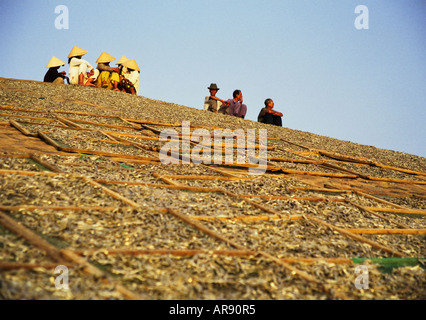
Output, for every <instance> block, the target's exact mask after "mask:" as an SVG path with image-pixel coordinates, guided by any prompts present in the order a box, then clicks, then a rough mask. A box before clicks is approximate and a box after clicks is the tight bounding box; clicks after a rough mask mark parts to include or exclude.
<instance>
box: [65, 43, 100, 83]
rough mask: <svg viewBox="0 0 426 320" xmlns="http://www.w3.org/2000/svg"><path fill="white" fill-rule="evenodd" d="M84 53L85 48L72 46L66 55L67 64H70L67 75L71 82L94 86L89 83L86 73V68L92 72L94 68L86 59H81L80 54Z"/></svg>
mask: <svg viewBox="0 0 426 320" xmlns="http://www.w3.org/2000/svg"><path fill="white" fill-rule="evenodd" d="M86 53H87V51H86V50H84V49H81V48H79V47H77V46H74V47H73V48H72V50H71V52H70V53H69V55H68V64H69V66H70V69H69V77H70V83H71V84H79V85H87V86H94V85H93V84H91V83H90V82H91V81H88V80H89V76H88V74H87V69H89V70H90V72H91V74H92V73H94V68H93V67H92V65H91V64H90V63H89V62H88V61H86V60H84V59H82V56H84V55H85V54H86ZM92 79H93V78H92Z"/></svg>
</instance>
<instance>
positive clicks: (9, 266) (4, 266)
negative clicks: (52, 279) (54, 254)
mask: <svg viewBox="0 0 426 320" xmlns="http://www.w3.org/2000/svg"><path fill="white" fill-rule="evenodd" d="M63 265H65V266H66V267H68V268H72V267H74V264H71V263H65V264H63ZM57 266H58V264H57V263H56V264H46V263H16V262H15V263H8V262H0V270H18V269H23V270H34V269H39V268H42V269H46V270H51V269H55V268H56V267H57Z"/></svg>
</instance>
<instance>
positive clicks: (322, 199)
mask: <svg viewBox="0 0 426 320" xmlns="http://www.w3.org/2000/svg"><path fill="white" fill-rule="evenodd" d="M240 197H244V198H260V199H267V200H298V201H312V202H329V201H330V202H346V199H335V198H331V199H327V198H320V197H312V198H307V197H293V196H270V195H260V194H241V195H240Z"/></svg>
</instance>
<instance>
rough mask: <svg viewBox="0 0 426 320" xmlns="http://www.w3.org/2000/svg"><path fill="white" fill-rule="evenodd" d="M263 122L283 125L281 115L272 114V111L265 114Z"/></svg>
mask: <svg viewBox="0 0 426 320" xmlns="http://www.w3.org/2000/svg"><path fill="white" fill-rule="evenodd" d="M264 123H267V124H273V125H276V126H279V127H282V126H283V123H282V120H281V117H280V116H277V115H275V114H272V113H267V114H265V117H264Z"/></svg>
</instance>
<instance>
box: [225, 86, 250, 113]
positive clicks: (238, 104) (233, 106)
mask: <svg viewBox="0 0 426 320" xmlns="http://www.w3.org/2000/svg"><path fill="white" fill-rule="evenodd" d="M232 96H233V97H234V98H233V99H229V100H228V102H229V108H228V114H229V115H230V116H234V117H238V118H243V119H244V117H245V116H246V113H247V106H246V105H245V104H243V93H242V92H241V90H238V89H237V90H235V91H234V92H233V94H232Z"/></svg>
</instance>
